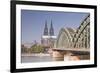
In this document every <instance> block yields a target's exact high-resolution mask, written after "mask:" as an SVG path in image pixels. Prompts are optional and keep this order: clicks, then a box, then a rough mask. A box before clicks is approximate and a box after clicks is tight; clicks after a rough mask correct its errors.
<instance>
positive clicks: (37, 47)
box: [31, 44, 44, 53]
mask: <svg viewBox="0 0 100 73" xmlns="http://www.w3.org/2000/svg"><path fill="white" fill-rule="evenodd" d="M41 52H44V48H43V47H42V46H41V45H37V44H34V45H32V47H31V53H41Z"/></svg>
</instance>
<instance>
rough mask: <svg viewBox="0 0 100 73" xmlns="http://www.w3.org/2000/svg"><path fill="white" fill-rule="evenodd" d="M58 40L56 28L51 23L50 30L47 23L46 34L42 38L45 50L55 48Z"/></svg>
mask: <svg viewBox="0 0 100 73" xmlns="http://www.w3.org/2000/svg"><path fill="white" fill-rule="evenodd" d="M55 40H56V36H55V35H54V28H53V24H52V21H51V24H50V28H48V24H47V21H46V22H45V27H44V32H43V35H42V37H41V44H42V45H43V47H45V48H52V47H54V43H55Z"/></svg>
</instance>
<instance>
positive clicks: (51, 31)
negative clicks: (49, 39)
mask: <svg viewBox="0 0 100 73" xmlns="http://www.w3.org/2000/svg"><path fill="white" fill-rule="evenodd" d="M49 35H50V36H54V29H53V25H52V21H51V26H50V30H49Z"/></svg>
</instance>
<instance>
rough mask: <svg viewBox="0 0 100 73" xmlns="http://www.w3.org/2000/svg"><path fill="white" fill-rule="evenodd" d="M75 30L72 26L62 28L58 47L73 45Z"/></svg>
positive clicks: (57, 43)
mask: <svg viewBox="0 0 100 73" xmlns="http://www.w3.org/2000/svg"><path fill="white" fill-rule="evenodd" d="M74 32H75V30H74V29H72V28H62V29H61V30H60V32H59V35H58V38H57V41H56V47H57V48H70V47H72V39H73V35H74Z"/></svg>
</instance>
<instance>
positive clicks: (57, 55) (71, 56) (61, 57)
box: [52, 49, 90, 61]
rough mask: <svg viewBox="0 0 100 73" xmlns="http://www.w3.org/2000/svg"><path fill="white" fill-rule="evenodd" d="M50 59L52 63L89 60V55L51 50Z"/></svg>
mask: <svg viewBox="0 0 100 73" xmlns="http://www.w3.org/2000/svg"><path fill="white" fill-rule="evenodd" d="M52 58H53V60H54V61H76V60H89V59H90V53H89V52H75V51H74V52H73V51H67V50H58V49H53V51H52Z"/></svg>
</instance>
